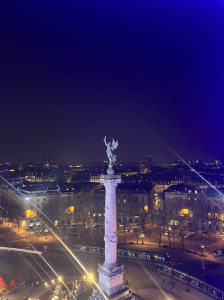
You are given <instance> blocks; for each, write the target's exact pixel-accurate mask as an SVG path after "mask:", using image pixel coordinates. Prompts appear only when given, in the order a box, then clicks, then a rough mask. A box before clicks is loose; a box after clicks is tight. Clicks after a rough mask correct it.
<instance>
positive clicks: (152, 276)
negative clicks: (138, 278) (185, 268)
mask: <svg viewBox="0 0 224 300" xmlns="http://www.w3.org/2000/svg"><path fill="white" fill-rule="evenodd" d="M139 264H140V266H141V268H142V270H143V272H144V273H145V274H146V276H147V277H148V278H149V280H151V281H152V282H153V283H154V284H155V285H156V286H157V288H150V289H143V290H140V291H138V292H137V295H138V298H139V299H144V300H152V299H158V300H167V299H172V300H192V299H194V300H201V299H203V300H214V298H212V297H210V296H209V295H207V294H205V293H203V292H201V291H200V290H197V289H195V288H193V287H191V286H188V285H187V284H185V283H183V282H181V281H179V280H177V279H175V278H172V277H169V276H166V275H164V274H161V273H159V272H157V271H153V270H152V269H149V270H148V269H147V268H146V267H145V266H144V265H143V264H142V263H141V262H139ZM188 289H189V293H188V292H187V290H188Z"/></svg>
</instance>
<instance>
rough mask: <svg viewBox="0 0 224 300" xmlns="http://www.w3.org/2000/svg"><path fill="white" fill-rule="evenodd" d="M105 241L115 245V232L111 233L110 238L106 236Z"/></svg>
mask: <svg viewBox="0 0 224 300" xmlns="http://www.w3.org/2000/svg"><path fill="white" fill-rule="evenodd" d="M105 240H108V241H109V242H110V243H111V244H116V243H117V242H118V240H117V235H116V232H113V233H112V235H111V236H108V235H107V234H106V235H105V237H104V241H105Z"/></svg>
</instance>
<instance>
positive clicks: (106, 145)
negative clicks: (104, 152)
mask: <svg viewBox="0 0 224 300" xmlns="http://www.w3.org/2000/svg"><path fill="white" fill-rule="evenodd" d="M106 140H107V137H106V136H105V138H104V140H103V141H104V143H105V145H106V146H107V142H106Z"/></svg>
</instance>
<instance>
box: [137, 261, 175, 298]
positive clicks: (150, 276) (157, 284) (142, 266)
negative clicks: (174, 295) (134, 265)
mask: <svg viewBox="0 0 224 300" xmlns="http://www.w3.org/2000/svg"><path fill="white" fill-rule="evenodd" d="M138 263H139V265H140V266H141V268H142V269H143V271H144V272H145V273H146V275H147V276H148V277H149V278H150V279H151V280H152V281H153V282H154V283H155V285H156V286H157V288H158V289H159V290H160V292H161V293H162V294H163V296H164V297H165V299H167V300H172V299H171V298H170V297H169V296H168V295H167V293H166V292H165V291H164V290H163V288H162V287H161V286H160V285H159V283H158V282H157V281H156V280H155V278H154V277H153V276H152V275H151V274H150V273H149V271H148V270H147V269H146V267H145V266H144V265H143V264H142V263H141V261H139V260H138Z"/></svg>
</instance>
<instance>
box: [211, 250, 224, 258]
mask: <svg viewBox="0 0 224 300" xmlns="http://www.w3.org/2000/svg"><path fill="white" fill-rule="evenodd" d="M212 255H213V256H214V257H220V256H222V255H223V251H222V250H216V251H214V252H213V253H212Z"/></svg>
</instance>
